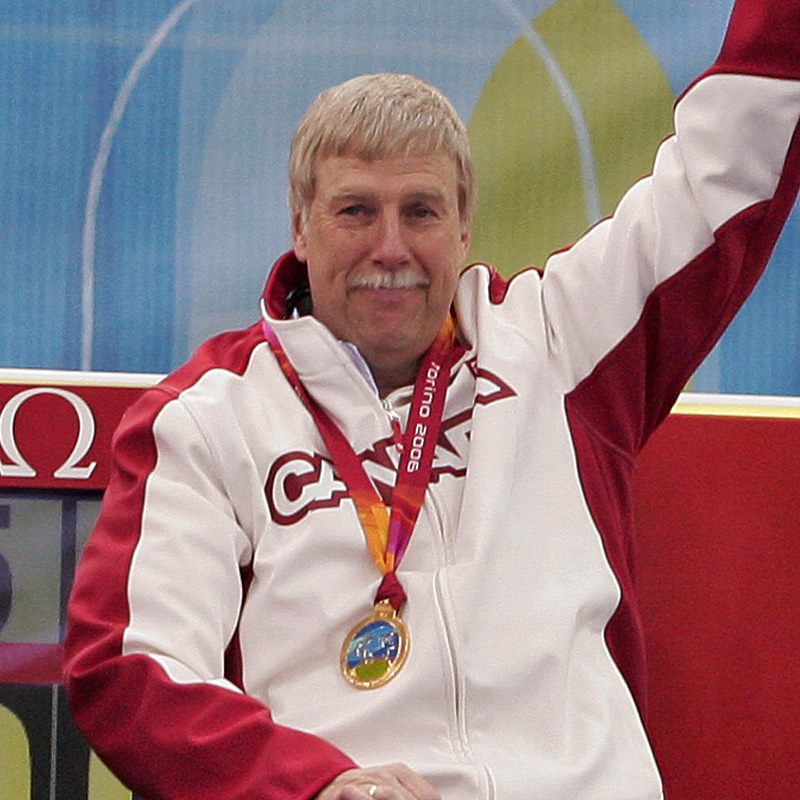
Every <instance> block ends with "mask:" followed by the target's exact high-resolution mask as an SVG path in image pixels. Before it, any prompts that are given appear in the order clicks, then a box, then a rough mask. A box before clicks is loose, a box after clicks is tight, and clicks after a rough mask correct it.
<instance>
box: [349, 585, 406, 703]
mask: <svg viewBox="0 0 800 800" xmlns="http://www.w3.org/2000/svg"><path fill="white" fill-rule="evenodd" d="M410 646H411V641H410V639H409V636H408V629H407V628H406V626H405V624H404V623H403V620H402V619H400V617H399V615H398V614H397V612H396V611H395V610H394V608H393V607H392V604H391V603H390V602H389V601H388V600H382V601H381V602H380V603H377V604H376V605H375V609H374V611H373V612H372V614H370V615H369V616H368V617H365V618H364V619H362V620H361V621H360V622H358V623H357V624H356V625H354V626H353V628H352V630H351V631H350V633H348V634H347V636H346V637H345V640H344V644H343V645H342V652H341V656H340V659H339V663H340V665H341V668H342V675H344V678H345V680H346V681H347V682H348V683H350V684H352V685H353V686H355V687H357V688H358V689H377V688H378V687H379V686H383V685H384V684H385V683H388V682H389V681H390V680H391V679H392V678H394V676H395V675H397V673H398V672H400V670H401V669H402V668H403V664H405V662H406V658H407V657H408V651H409V648H410Z"/></svg>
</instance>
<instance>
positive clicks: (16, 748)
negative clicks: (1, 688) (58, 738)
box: [0, 706, 31, 800]
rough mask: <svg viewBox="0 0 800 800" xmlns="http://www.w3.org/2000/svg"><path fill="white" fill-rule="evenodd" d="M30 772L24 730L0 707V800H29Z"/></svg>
mask: <svg viewBox="0 0 800 800" xmlns="http://www.w3.org/2000/svg"><path fill="white" fill-rule="evenodd" d="M30 771H31V756H30V751H29V749H28V737H27V735H26V733H25V728H24V727H23V725H22V723H21V722H20V721H19V720H18V719H17V717H16V715H15V714H13V713H12V712H11V711H10V710H9V709H7V708H4V707H3V706H0V798H2V800H30V796H31V780H30Z"/></svg>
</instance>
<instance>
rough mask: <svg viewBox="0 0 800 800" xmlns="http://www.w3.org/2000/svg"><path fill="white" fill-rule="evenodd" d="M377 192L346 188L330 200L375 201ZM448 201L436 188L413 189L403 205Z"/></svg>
mask: <svg viewBox="0 0 800 800" xmlns="http://www.w3.org/2000/svg"><path fill="white" fill-rule="evenodd" d="M376 194H377V193H376V192H374V191H372V190H371V189H359V188H355V187H348V186H345V187H343V188H342V189H340V190H338V191H337V192H335V193H334V194H332V195H331V196H330V198H329V201H330V202H331V203H343V202H348V201H354V200H358V201H363V200H373V199H374V198H375V197H376ZM446 199H447V194H446V193H445V192H443V191H441V190H440V189H436V188H433V187H431V188H427V187H426V188H419V189H412V190H411V191H410V192H408V193H407V194H406V195H404V196H403V197H402V198H401V202H402V203H403V204H405V203H408V202H419V201H427V202H444V201H445V200H446Z"/></svg>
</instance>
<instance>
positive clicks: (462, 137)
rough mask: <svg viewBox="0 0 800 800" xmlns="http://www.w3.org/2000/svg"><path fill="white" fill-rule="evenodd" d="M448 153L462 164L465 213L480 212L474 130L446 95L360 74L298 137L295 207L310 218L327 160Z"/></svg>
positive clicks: (312, 114)
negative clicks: (323, 160)
mask: <svg viewBox="0 0 800 800" xmlns="http://www.w3.org/2000/svg"><path fill="white" fill-rule="evenodd" d="M435 152H441V153H445V154H447V155H449V156H451V157H452V158H453V160H454V162H455V167H456V180H457V187H458V210H459V214H460V216H461V218H462V219H463V220H469V219H471V218H472V214H473V212H474V210H475V197H476V186H475V171H474V167H473V164H472V154H471V152H470V146H469V139H468V137H467V131H466V128H465V126H464V123H463V122H462V121H461V118H460V117H459V116H458V113H457V112H456V110H455V109H454V108H453V105H452V104H451V103H450V101H449V100H448V99H447V98H446V97H445V96H444V94H442V92H441V91H439V89H437V88H436V87H434V86H431V85H430V84H428V83H425V81H422V80H420V79H419V78H415V77H413V76H411V75H395V74H392V73H379V74H376V75H359V76H358V77H355V78H351V79H350V80H348V81H345V82H344V83H341V84H339V85H338V86H333V87H331V88H330V89H327V90H326V91H324V92H322V94H320V95H319V97H317V99H316V100H315V101H314V102H313V103H312V104H311V106H310V107H309V109H308V111H307V112H306V115H305V117H304V118H303V120H302V121H301V122H300V125H299V126H298V128H297V131H296V132H295V135H294V139H293V141H292V147H291V150H290V152H289V207H290V208H291V211H292V215H294V214H297V213H300V214H303V215H304V214H305V212H306V210H307V209H308V206H309V205H310V203H311V201H312V200H313V199H314V192H315V190H316V166H317V163H318V161H319V159H321V158H326V157H328V156H337V155H354V156H357V157H359V158H363V159H365V160H367V161H374V160H376V159H379V158H387V157H393V156H397V155H406V154H409V153H421V154H425V155H427V154H429V153H435Z"/></svg>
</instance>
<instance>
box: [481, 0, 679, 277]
mask: <svg viewBox="0 0 800 800" xmlns="http://www.w3.org/2000/svg"><path fill="white" fill-rule="evenodd" d="M534 28H535V31H536V32H537V33H538V35H539V36H540V37H541V40H542V41H543V42H544V44H545V46H546V47H547V50H548V51H549V53H550V54H551V55H552V56H553V58H554V60H555V62H556V63H557V65H558V68H559V69H560V70H561V72H562V74H563V76H564V78H565V79H566V81H567V83H568V84H569V86H570V87H571V88H572V92H573V93H574V96H575V97H576V98H577V100H578V102H579V104H580V110H581V112H582V114H583V118H584V120H585V122H586V126H587V128H588V131H589V135H590V140H591V151H592V157H593V160H594V172H595V176H596V181H597V185H596V193H597V196H598V199H599V211H600V214H601V216H608V215H609V214H610V213H611V212H612V211H613V210H614V207H615V206H616V204H617V203H618V202H619V200H620V198H621V197H622V195H623V193H624V192H625V191H626V190H627V189H628V188H629V187H630V186H631V185H632V184H633V183H635V182H636V181H637V180H638V179H639V178H641V177H642V176H643V175H646V174H648V173H649V172H650V171H651V169H652V164H653V156H654V154H655V150H656V147H657V146H658V143H659V142H660V141H661V140H662V139H663V138H664V137H665V136H667V135H669V133H671V131H672V106H673V103H674V97H673V95H672V91H671V89H670V86H669V82H668V80H667V77H666V75H665V74H664V72H663V70H662V69H661V67H660V65H659V64H658V62H657V60H656V58H655V56H654V55H653V53H652V51H651V50H650V49H649V48H648V46H647V44H646V43H645V41H644V40H643V39H642V37H641V36H640V34H639V32H638V30H637V29H636V28H635V26H634V25H633V24H632V23H631V21H630V20H629V19H628V18H627V17H626V16H625V14H624V13H623V12H622V10H621V9H620V8H619V6H617V5H616V3H614V2H612V0H557V2H555V3H554V4H553V5H552V6H550V8H548V9H547V11H545V12H544V13H542V14H541V15H540V16H539V17H538V18H537V20H536V21H535V23H534ZM469 131H470V138H471V140H472V146H473V154H474V158H475V168H476V172H477V175H478V185H479V187H480V190H479V197H478V209H477V212H476V215H475V221H474V230H473V241H472V249H471V253H470V257H471V259H472V260H478V261H487V262H489V263H491V264H494V265H495V266H496V267H497V268H498V270H499V271H500V272H501V273H502V274H503V275H505V276H510V275H511V274H513V273H514V272H518V271H519V270H520V269H524V268H525V267H528V266H541V265H543V264H544V262H545V260H546V258H547V256H548V255H549V254H550V253H552V252H553V251H554V250H556V249H558V248H560V247H563V246H566V245H569V244H571V243H572V242H574V241H575V240H576V239H577V238H578V237H579V236H580V235H581V234H582V233H583V232H584V231H585V230H586V229H587V227H589V226H590V225H591V224H593V223H594V222H595V221H596V220H593V219H589V216H588V214H587V203H586V201H585V186H584V180H583V173H582V168H581V156H580V150H579V143H578V137H577V135H576V129H575V126H574V124H573V119H572V117H571V116H570V113H569V111H568V109H567V106H566V105H565V101H564V98H563V97H562V96H561V94H560V93H559V89H558V87H557V86H556V84H555V83H554V81H553V79H552V77H551V75H550V74H549V73H548V71H547V69H546V67H545V65H544V62H543V61H542V59H541V58H540V56H539V54H538V53H537V52H536V51H535V50H534V47H533V45H532V44H531V43H530V42H529V41H528V39H527V38H526V37H525V36H520V37H519V38H518V39H517V40H516V41H515V42H514V43H513V44H512V45H511V46H510V47H509V49H508V50H507V51H506V53H505V55H504V56H503V58H502V59H501V60H500V61H499V63H498V64H497V66H496V68H495V70H494V72H493V73H492V75H491V76H490V77H489V80H488V81H487V82H486V85H485V87H484V89H483V91H482V93H481V96H480V97H479V99H478V102H477V104H476V106H475V110H474V112H473V114H472V118H471V119H470V123H469Z"/></svg>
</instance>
